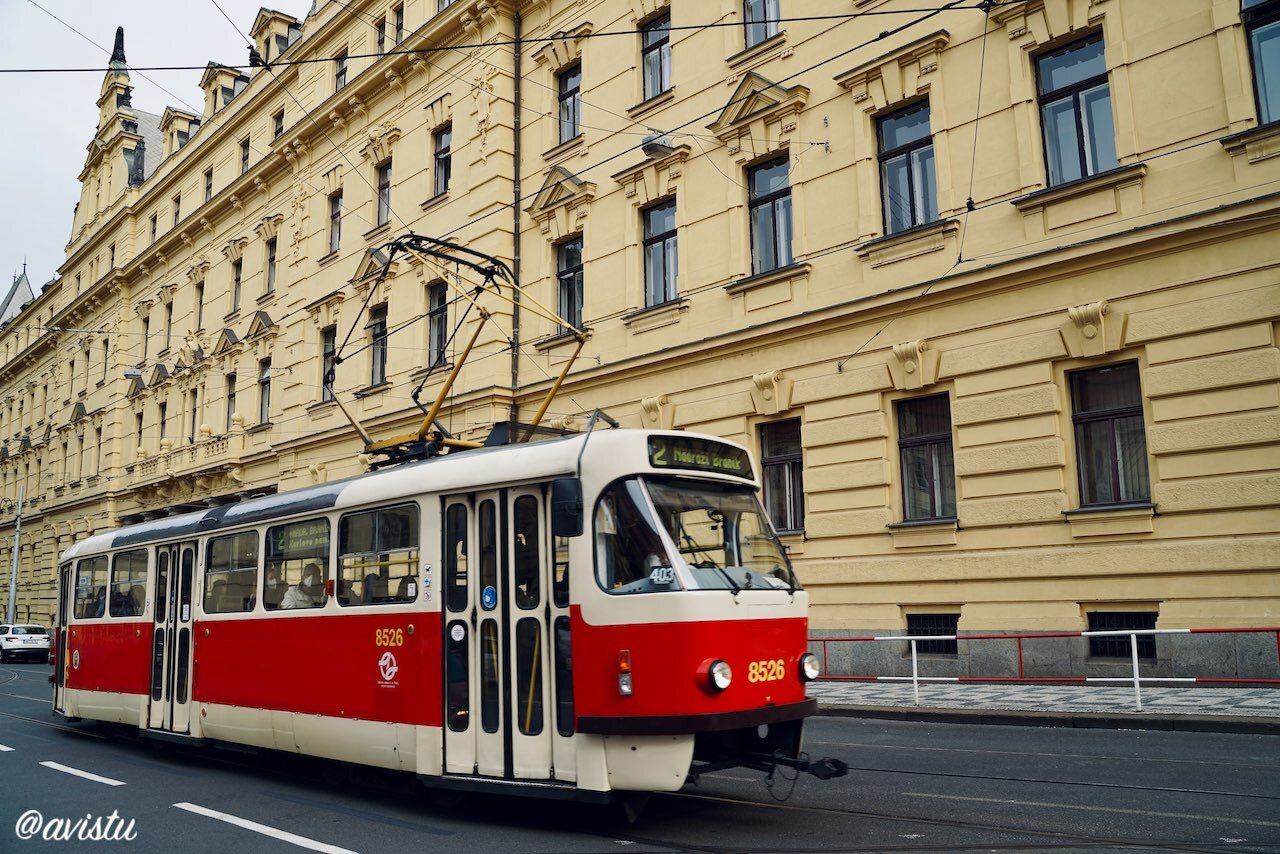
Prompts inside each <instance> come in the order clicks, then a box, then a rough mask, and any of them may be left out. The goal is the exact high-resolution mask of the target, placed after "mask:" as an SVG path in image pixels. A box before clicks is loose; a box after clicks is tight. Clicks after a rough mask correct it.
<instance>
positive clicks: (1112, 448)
mask: <svg viewBox="0 0 1280 854" xmlns="http://www.w3.org/2000/svg"><path fill="white" fill-rule="evenodd" d="M1125 367H1131V368H1132V369H1133V381H1134V391H1136V393H1137V400H1138V402H1137V403H1136V404H1130V405H1127V406H1119V407H1114V408H1111V409H1094V410H1091V411H1089V412H1084V413H1082V412H1080V411H1079V410H1080V407H1079V401H1078V397H1077V390H1078V385H1077V383H1078V381H1079V380H1078V378H1080V377H1083V376H1085V375H1087V374H1091V373H1097V372H1100V371H1107V370H1115V369H1118V368H1125ZM1066 379H1067V394H1068V399H1069V403H1070V406H1071V433H1072V442H1073V448H1074V452H1075V457H1076V489H1077V490H1078V498H1079V506H1080V508H1081V509H1089V508H1101V507H1113V506H1125V505H1130V506H1132V505H1137V506H1144V505H1149V504H1150V503H1151V460H1150V450H1149V448H1148V446H1147V421H1146V406H1145V404H1144V400H1145V398H1144V397H1143V394H1142V369H1141V365H1140V364H1139V363H1138V361H1137V360H1136V359H1130V360H1127V361H1123V362H1113V363H1110V364H1106V365H1096V366H1093V367H1088V368H1080V369H1077V370H1071V371H1068V372H1067V376H1066ZM1135 416H1136V417H1137V418H1138V419H1139V420H1140V421H1141V423H1142V453H1143V455H1144V457H1145V459H1144V460H1143V468H1144V469H1145V471H1146V483H1145V484H1144V486H1145V492H1146V494H1145V495H1144V496H1142V497H1138V498H1125V497H1124V496H1123V489H1122V483H1121V481H1120V471H1121V468H1122V463H1123V459H1122V457H1121V456H1120V446H1119V440H1118V438H1117V435H1116V429H1115V423H1116V422H1117V421H1120V420H1122V419H1126V418H1133V417H1135ZM1104 422H1105V423H1108V424H1110V425H1111V426H1110V429H1108V431H1107V441H1108V448H1109V454H1108V463H1109V465H1110V467H1111V476H1110V478H1109V480H1110V483H1109V486H1110V489H1111V492H1110V494H1111V499H1110V500H1106V501H1089V502H1086V501H1085V496H1086V495H1088V494H1089V492H1090V491H1091V490H1088V489H1086V485H1085V483H1086V481H1085V474H1086V471H1085V467H1086V465H1087V464H1088V462H1089V460H1088V458H1087V457H1086V455H1085V453H1084V452H1083V450H1082V448H1081V442H1080V427H1081V426H1082V425H1084V424H1098V423H1104Z"/></svg>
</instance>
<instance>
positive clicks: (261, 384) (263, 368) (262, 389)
mask: <svg viewBox="0 0 1280 854" xmlns="http://www.w3.org/2000/svg"><path fill="white" fill-rule="evenodd" d="M258 423H259V424H270V423H271V360H270V359H263V360H262V361H261V362H259V363H258Z"/></svg>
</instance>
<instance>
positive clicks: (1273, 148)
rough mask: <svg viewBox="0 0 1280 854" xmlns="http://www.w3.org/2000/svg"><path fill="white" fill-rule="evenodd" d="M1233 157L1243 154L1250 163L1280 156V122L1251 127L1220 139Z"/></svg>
mask: <svg viewBox="0 0 1280 854" xmlns="http://www.w3.org/2000/svg"><path fill="white" fill-rule="evenodd" d="M1219 142H1221V143H1222V147H1223V148H1225V149H1226V150H1227V153H1228V154H1230V155H1231V156H1232V157H1238V156H1239V155H1241V154H1243V155H1244V156H1245V159H1246V160H1248V161H1249V162H1250V163H1257V162H1259V161H1261V160H1266V159H1268V158H1271V157H1277V156H1280V122H1271V123H1270V124H1265V125H1261V126H1259V127H1255V128H1249V129H1248V130H1246V131H1241V132H1240V133H1233V134H1231V136H1224V137H1223V138H1222V139H1220V140H1219Z"/></svg>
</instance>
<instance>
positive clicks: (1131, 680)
mask: <svg viewBox="0 0 1280 854" xmlns="http://www.w3.org/2000/svg"><path fill="white" fill-rule="evenodd" d="M1187 634H1272V635H1275V639H1276V655H1277V659H1280V627H1267V628H1249V629H1113V630H1108V631H1077V632H1030V633H1025V634H1005V635H879V636H874V637H810V638H809V644H810V646H811V647H812V646H814V645H821V648H822V656H821V657H822V672H823V674H824V675H823V676H822V678H823V679H824V680H828V681H832V682H910V683H911V685H912V690H913V694H914V698H915V704H916V705H917V706H918V705H920V683H921V682H989V683H1018V682H1029V683H1037V684H1084V683H1100V682H1111V683H1122V684H1131V685H1133V698H1134V703H1135V704H1136V706H1137V709H1138V711H1142V685H1143V683H1149V682H1165V683H1219V684H1221V683H1229V684H1243V685H1280V679H1255V678H1245V677H1233V676H1227V677H1222V676H1143V675H1141V673H1140V671H1139V656H1138V636H1139V635H1151V636H1154V635H1187ZM1097 637H1128V638H1129V659H1130V662H1131V664H1132V673H1131V675H1129V676H1027V675H1026V668H1025V665H1024V663H1023V641H1026V640H1042V639H1047V638H1097ZM901 641H907V642H908V643H910V645H911V675H910V676H833V675H831V674H830V671H829V668H828V662H829V661H830V655H829V652H830V645H831V644H836V643H869V642H880V643H886V642H901ZM922 641H955V642H956V643H957V645H958V644H959V643H961V642H964V643H969V642H973V641H1014V642H1015V643H1017V645H1018V675H1017V676H921V675H920V661H919V651H918V649H917V644H918V643H920V642H922Z"/></svg>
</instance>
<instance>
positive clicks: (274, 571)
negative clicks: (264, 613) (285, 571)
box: [262, 566, 289, 611]
mask: <svg viewBox="0 0 1280 854" xmlns="http://www.w3.org/2000/svg"><path fill="white" fill-rule="evenodd" d="M288 586H289V585H288V584H286V583H285V582H284V579H282V578H281V577H280V568H279V567H276V566H268V567H267V581H266V586H265V589H264V590H263V593H262V606H263V607H264V608H266V609H267V610H268V611H274V610H276V609H277V608H279V607H280V603H281V602H282V601H284V596H285V591H286V589H288Z"/></svg>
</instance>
